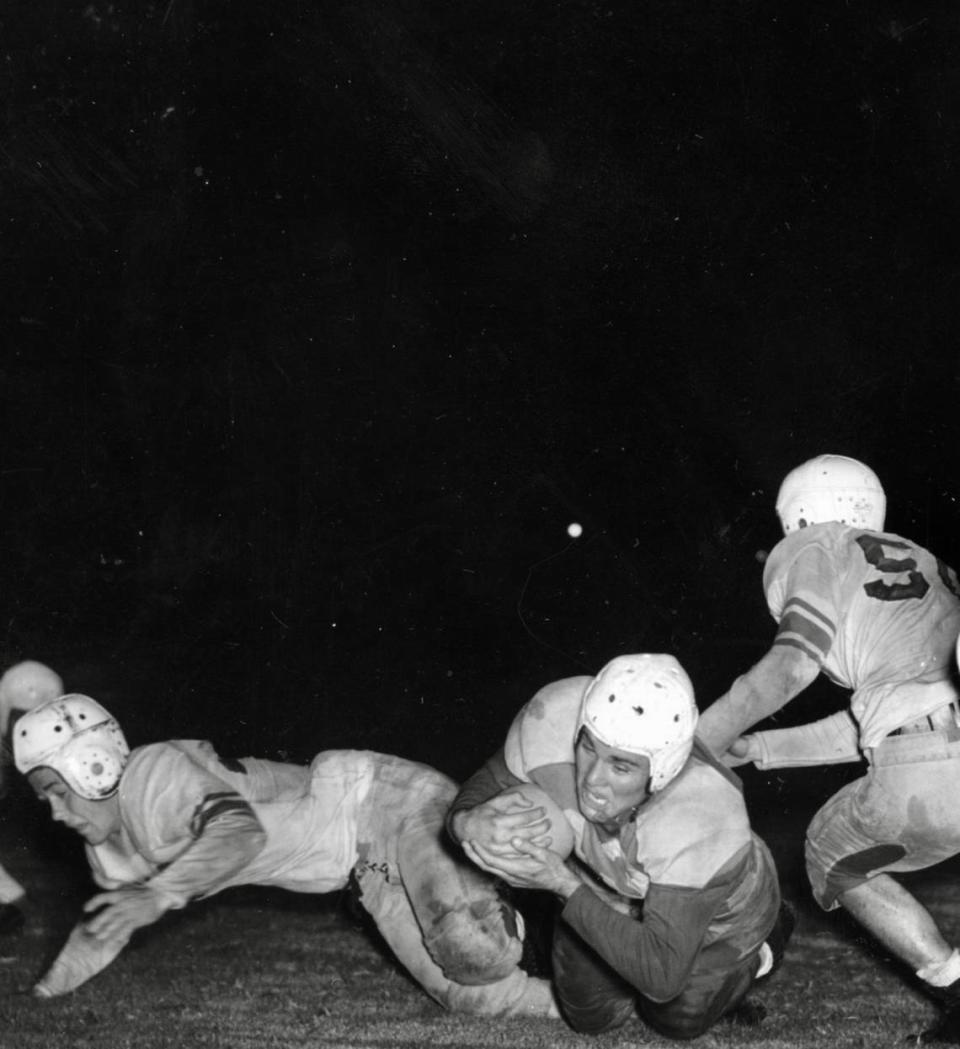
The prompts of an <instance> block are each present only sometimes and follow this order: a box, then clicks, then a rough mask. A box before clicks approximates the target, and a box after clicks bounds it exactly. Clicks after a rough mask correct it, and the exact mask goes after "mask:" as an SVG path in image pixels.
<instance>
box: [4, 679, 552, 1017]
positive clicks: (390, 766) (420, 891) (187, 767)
mask: <svg viewBox="0 0 960 1049" xmlns="http://www.w3.org/2000/svg"><path fill="white" fill-rule="evenodd" d="M14 758H15V760H16V764H17V768H18V769H19V770H20V771H21V772H23V773H24V774H26V775H27V777H28V779H29V783H30V785H31V786H32V788H33V790H34V791H35V792H36V793H37V795H38V796H39V797H40V798H41V799H44V800H45V801H46V802H47V803H48V804H49V805H50V809H51V815H52V817H53V819H54V820H57V821H59V822H61V823H64V824H66V825H67V826H68V827H70V828H72V829H73V830H75V831H77V833H79V834H80V835H81V836H82V837H83V838H84V839H85V841H86V854H87V858H88V860H89V863H90V868H91V871H92V874H93V877H94V880H95V881H96V882H97V884H98V885H99V886H100V887H101V888H103V889H104V890H105V891H103V892H101V893H99V894H98V895H96V896H94V897H93V898H92V899H90V900H89V901H88V902H87V903H86V905H85V907H84V910H85V911H86V917H85V918H83V919H82V920H81V921H80V922H79V924H78V925H77V926H76V927H75V928H74V930H73V932H72V933H71V934H70V937H69V938H68V940H67V942H66V944H65V946H64V947H63V949H62V950H61V951H60V953H59V955H58V956H57V958H56V959H55V960H54V962H53V963H52V965H51V966H50V968H49V969H48V971H47V972H46V973H45V974H44V975H43V976H42V978H41V979H40V980H39V982H38V983H37V984H36V985H35V987H34V989H33V991H34V994H35V995H36V996H38V997H53V996H57V995H62V994H65V993H67V992H68V991H72V990H74V989H75V988H77V987H79V986H80V985H81V984H83V983H84V982H85V981H87V980H89V979H90V978H91V977H92V976H94V975H95V974H96V973H98V972H100V971H101V970H102V969H104V968H105V967H106V966H107V965H109V964H110V963H111V961H113V959H115V958H116V957H117V955H118V954H119V953H120V952H121V951H122V950H123V947H124V946H125V945H126V943H127V941H128V940H129V939H130V936H131V934H132V933H133V932H134V931H135V930H136V929H138V928H140V927H142V926H146V925H149V924H151V923H152V922H155V921H156V920H157V919H158V918H159V917H160V916H161V915H162V914H164V913H165V912H166V911H169V910H173V909H177V908H181V907H184V906H185V905H186V904H187V903H188V902H189V901H190V900H193V899H198V898H202V897H206V896H210V895H212V894H213V893H216V892H219V891H221V890H222V889H226V888H228V887H230V886H236V885H268V886H275V887H278V888H284V889H289V890H292V891H294V892H316V893H326V892H330V891H332V890H335V889H340V888H342V887H344V886H346V885H347V884H348V879H355V881H356V884H357V886H358V888H359V892H360V903H361V904H362V906H363V907H364V908H365V909H366V910H367V912H368V913H369V914H370V915H371V916H372V918H373V919H374V921H375V923H376V925H377V927H378V928H379V930H380V932H381V933H382V935H383V937H384V939H385V940H386V942H387V943H388V944H389V946H390V947H391V949H392V950H393V952H394V953H395V955H396V957H397V958H398V959H399V961H400V962H401V963H402V964H403V965H404V967H405V968H406V969H407V971H408V972H409V973H410V974H411V975H412V976H413V977H414V978H415V979H416V980H417V981H418V982H419V983H420V985H421V986H422V987H423V989H424V990H425V991H426V992H427V994H429V995H431V996H432V997H433V998H434V999H435V1000H436V1001H437V1002H439V1003H440V1004H442V1005H443V1006H445V1007H446V1008H448V1009H450V1010H453V1011H459V1012H465V1013H474V1014H478V1015H488V1016H545V1017H556V1016H557V1015H558V1013H557V1009H556V1005H555V1003H554V999H553V995H552V992H551V988H550V985H549V982H548V981H546V980H542V979H536V978H533V977H530V976H528V974H527V973H526V972H525V971H524V970H523V969H522V968H520V967H519V965H518V962H519V960H520V957H521V952H522V946H523V944H522V939H523V932H522V922H521V921H520V920H519V918H518V916H517V914H516V913H515V912H514V911H513V910H512V909H511V908H510V907H509V906H507V905H506V903H505V902H504V900H503V899H502V898H501V896H500V894H499V893H498V891H497V886H496V883H495V881H494V879H492V878H490V877H489V876H488V875H485V874H483V873H482V872H480V871H477V870H476V869H475V868H474V867H472V866H471V865H470V864H469V863H466V862H465V861H464V860H463V859H462V857H457V856H456V855H455V853H454V852H453V851H452V849H451V848H450V846H449V845H448V844H447V841H446V837H445V834H444V829H443V821H444V816H445V814H446V811H447V809H448V807H449V805H450V802H451V801H452V800H453V797H454V795H455V794H456V785H455V784H454V783H453V782H452V781H451V780H450V779H448V778H447V777H446V776H443V775H441V774H440V773H439V772H437V771H435V770H434V769H431V768H428V767H427V766H425V765H421V764H417V763H415V762H412V761H406V760H403V759H402V758H398V757H392V756H390V755H386V754H376V753H373V752H371V751H358V750H333V751H325V752H323V753H320V754H318V755H317V756H316V757H315V758H314V760H313V761H312V762H311V764H310V765H309V766H305V765H294V764H287V763H279V762H273V761H265V760H258V759H256V758H243V759H241V760H236V761H228V760H225V759H223V758H221V757H219V756H218V755H217V753H216V752H215V750H214V749H213V747H212V746H211V744H210V743H207V742H202V741H196V740H173V741H170V742H164V743H154V744H150V745H147V746H142V747H138V748H136V749H135V750H133V751H132V752H131V751H130V749H129V748H128V745H127V742H126V740H125V738H124V735H123V732H122V731H121V729H120V726H119V725H118V724H117V722H116V721H115V720H114V719H113V718H112V717H111V716H110V715H109V713H108V712H107V711H106V710H104V709H103V707H102V706H100V705H99V704H98V703H97V702H96V701H95V700H93V699H91V698H90V697H88V696H82V695H76V694H71V695H67V696H63V697H61V698H59V699H57V700H55V701H53V702H52V703H48V704H45V705H44V706H41V707H38V708H37V709H36V710H33V711H31V712H30V713H27V714H25V715H24V716H23V717H22V718H21V719H20V721H19V722H18V723H17V725H16V728H15V731H14Z"/></svg>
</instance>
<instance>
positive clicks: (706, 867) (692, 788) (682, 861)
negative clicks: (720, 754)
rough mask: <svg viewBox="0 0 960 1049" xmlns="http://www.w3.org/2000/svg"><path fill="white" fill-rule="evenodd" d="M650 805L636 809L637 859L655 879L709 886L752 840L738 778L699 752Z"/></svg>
mask: <svg viewBox="0 0 960 1049" xmlns="http://www.w3.org/2000/svg"><path fill="white" fill-rule="evenodd" d="M645 808H647V806H643V807H641V809H640V810H639V812H638V814H637V826H638V834H637V841H638V847H639V848H640V849H641V852H640V853H638V858H639V859H641V860H643V861H644V862H646V863H647V864H648V868H649V873H650V875H651V878H652V879H653V880H654V881H658V882H662V883H665V884H673V885H686V886H700V885H704V884H706V883H707V882H708V881H709V880H710V879H711V878H712V877H713V875H714V873H715V872H716V871H718V870H720V869H721V868H722V867H723V866H724V864H726V863H727V862H729V860H730V858H731V857H732V856H733V855H734V854H735V853H737V852H738V851H739V850H741V849H742V848H743V847H744V846H745V845H746V844H747V843H748V842H749V841H750V839H751V834H752V832H751V830H750V819H749V815H748V813H747V808H746V804H745V802H744V798H743V794H742V792H741V791H740V789H739V786H738V784H737V783H736V781H735V779H734V778H732V777H728V776H726V775H724V774H723V773H722V772H721V771H720V770H719V769H718V768H716V767H715V766H714V765H713V764H712V763H711V762H708V761H704V760H702V759H701V758H700V757H698V756H694V757H693V758H691V760H689V761H688V762H687V764H686V765H685V766H684V769H683V771H682V772H681V773H680V775H679V776H678V777H677V778H676V779H675V780H673V782H672V783H670V785H669V786H668V787H666V788H665V790H664V791H663V792H662V793H661V794H658V795H656V796H655V799H654V801H653V803H652V804H651V805H650V806H649V811H648V812H646V813H644V809H645ZM643 853H648V855H644V854H643Z"/></svg>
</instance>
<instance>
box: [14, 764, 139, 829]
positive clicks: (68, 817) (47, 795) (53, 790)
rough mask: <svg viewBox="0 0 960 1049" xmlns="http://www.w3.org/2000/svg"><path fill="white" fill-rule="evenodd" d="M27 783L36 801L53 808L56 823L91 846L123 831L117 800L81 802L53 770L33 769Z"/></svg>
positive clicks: (51, 812)
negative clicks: (66, 827)
mask: <svg viewBox="0 0 960 1049" xmlns="http://www.w3.org/2000/svg"><path fill="white" fill-rule="evenodd" d="M27 780H28V781H29V783H30V786H31V787H33V789H34V791H35V792H36V794H37V797H38V798H39V799H40V800H41V801H45V802H47V804H48V805H49V806H50V815H51V816H52V817H53V819H54V820H56V822H57V823H63V824H65V825H66V826H68V827H69V828H70V829H71V830H75V831H76V832H77V833H78V834H79V835H80V836H81V837H83V838H84V839H86V841H87V842H88V843H89V844H90V845H101V844H102V843H103V842H105V841H106V840H107V838H109V837H110V835H111V834H114V833H116V831H118V830H119V829H120V810H119V806H118V805H117V802H116V797H112V798H103V799H101V800H100V801H91V800H90V799H89V798H82V797H80V795H79V794H77V793H75V792H74V791H72V790H71V789H70V788H69V787H68V786H67V784H66V783H65V782H64V781H63V779H62V778H61V777H60V776H59V775H58V774H57V773H56V772H54V771H53V769H34V770H33V772H31V773H30V774H29V775H28V776H27Z"/></svg>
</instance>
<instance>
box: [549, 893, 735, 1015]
mask: <svg viewBox="0 0 960 1049" xmlns="http://www.w3.org/2000/svg"><path fill="white" fill-rule="evenodd" d="M724 894H725V890H724V889H722V888H720V887H715V888H709V887H708V888H706V889H701V890H699V891H696V892H693V891H690V892H685V891H683V890H669V889H666V890H664V889H661V890H657V891H654V892H653V893H652V895H648V897H647V899H646V900H645V901H644V907H643V917H642V918H640V919H638V918H634V917H632V916H631V915H629V914H623V913H621V912H620V911H618V910H615V909H614V908H612V907H611V906H610V905H609V904H608V903H606V902H604V900H602V899H600V898H599V897H598V896H597V895H596V894H594V893H593V892H592V891H591V890H590V889H589V888H588V887H587V886H581V888H579V889H578V890H577V891H576V892H575V893H574V894H573V895H572V896H571V897H570V898H569V899H568V900H567V902H566V904H565V905H564V908H563V912H562V917H563V920H564V921H566V922H567V924H569V925H570V926H571V928H573V929H574V931H575V932H577V933H578V934H579V936H580V937H581V938H582V939H583V940H584V941H585V942H586V943H587V944H589V946H590V947H592V948H593V949H594V950H595V951H596V952H597V954H598V955H600V957H601V958H603V960H604V961H605V962H606V963H607V964H608V965H609V966H610V967H611V968H612V969H613V970H614V971H615V972H617V973H618V974H619V975H620V976H621V977H623V979H624V980H626V981H627V983H629V984H630V986H631V987H633V988H634V989H635V990H636V991H638V992H639V993H640V994H643V995H645V996H646V997H648V998H651V999H652V1000H653V1001H656V1002H664V1001H669V1000H670V999H671V998H675V997H676V996H677V995H678V994H679V993H680V992H681V991H682V990H683V988H684V986H685V985H686V982H687V980H688V978H689V975H690V970H691V968H692V967H693V963H694V961H695V959H696V957H697V953H698V951H699V949H700V945H701V944H702V942H703V938H704V936H705V935H706V932H707V929H708V927H709V925H710V920H711V918H712V916H713V914H714V913H715V912H716V909H717V907H718V906H719V905H720V904H721V903H722V900H723V896H724Z"/></svg>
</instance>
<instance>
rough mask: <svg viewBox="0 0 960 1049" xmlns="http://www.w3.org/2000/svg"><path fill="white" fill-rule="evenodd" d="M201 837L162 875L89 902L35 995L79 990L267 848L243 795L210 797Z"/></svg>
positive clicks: (203, 809)
mask: <svg viewBox="0 0 960 1049" xmlns="http://www.w3.org/2000/svg"><path fill="white" fill-rule="evenodd" d="M195 826H196V832H197V837H196V838H195V839H194V840H193V841H192V842H191V843H190V845H188V846H187V848H186V849H185V850H184V851H183V852H182V853H181V854H180V855H179V856H178V857H177V858H176V859H175V860H174V861H173V862H172V863H171V864H170V865H169V866H167V867H165V868H164V869H163V870H162V871H161V872H160V873H158V874H156V875H154V876H153V877H152V878H148V879H147V880H146V881H144V882H142V883H141V884H139V885H131V886H125V887H123V888H119V889H114V890H111V891H109V892H103V893H100V894H98V895H97V896H94V897H93V898H92V899H90V900H88V901H87V903H86V904H85V905H84V911H85V912H86V913H87V914H88V915H89V914H92V915H93V917H90V918H87V919H85V920H84V921H81V922H80V923H79V924H78V925H77V926H76V927H75V928H74V930H73V932H72V933H71V934H70V937H69V938H68V940H67V942H66V944H65V945H64V947H63V949H62V950H61V952H60V954H59V955H58V956H57V958H56V960H55V961H54V963H53V964H52V965H51V966H50V968H49V969H48V970H47V972H46V973H45V974H44V975H43V977H42V978H41V979H40V981H39V982H38V983H37V985H36V986H35V987H34V989H33V993H34V994H35V995H36V996H37V997H41V998H53V997H57V996H59V995H62V994H67V993H68V992H70V991H74V990H76V989H77V988H78V987H80V986H81V985H82V984H84V983H86V982H87V980H89V979H90V978H91V977H92V976H96V974H97V973H99V972H102V971H103V970H104V969H105V968H106V967H107V966H108V965H109V964H110V963H111V962H112V961H113V960H114V959H115V958H116V957H117V955H118V954H119V953H120V952H121V951H122V950H123V948H124V947H125V946H126V945H127V943H128V941H129V940H130V937H131V936H132V935H133V933H134V932H135V931H136V930H137V929H140V928H143V927H144V926H146V925H151V924H152V923H153V922H155V921H157V919H158V918H160V917H161V916H162V915H163V914H165V913H166V912H167V911H169V910H174V909H177V908H180V907H184V906H185V905H186V904H187V903H188V902H189V901H190V900H191V899H195V898H197V897H199V896H208V895H210V894H211V893H214V892H216V891H217V889H218V888H220V886H222V885H223V884H224V883H225V882H226V881H227V880H228V879H230V878H231V877H232V876H233V875H235V874H236V873H237V872H238V871H240V870H242V869H243V868H244V867H245V866H246V865H247V864H248V863H249V862H250V861H251V860H252V859H253V858H254V857H255V856H256V855H257V854H258V853H259V852H260V851H261V849H262V848H263V846H264V843H265V840H266V834H265V832H264V830H263V827H262V825H261V824H260V821H259V820H258V819H257V817H256V814H255V813H254V811H253V809H251V808H250V806H249V805H248V804H247V803H246V802H245V801H243V799H242V798H240V796H239V795H230V796H227V797H218V798H214V797H208V798H206V799H205V800H204V803H203V804H202V805H201V806H200V810H199V812H198V813H197V814H196V817H195Z"/></svg>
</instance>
